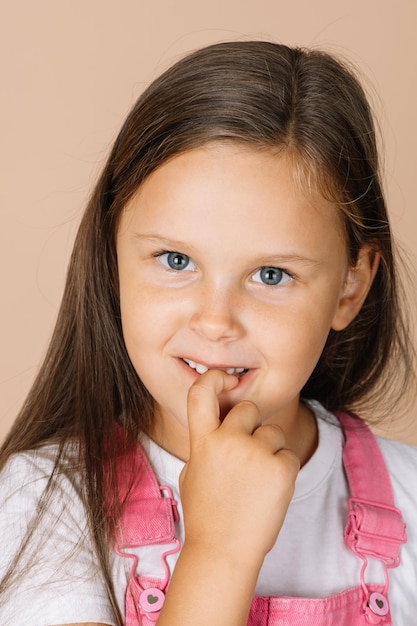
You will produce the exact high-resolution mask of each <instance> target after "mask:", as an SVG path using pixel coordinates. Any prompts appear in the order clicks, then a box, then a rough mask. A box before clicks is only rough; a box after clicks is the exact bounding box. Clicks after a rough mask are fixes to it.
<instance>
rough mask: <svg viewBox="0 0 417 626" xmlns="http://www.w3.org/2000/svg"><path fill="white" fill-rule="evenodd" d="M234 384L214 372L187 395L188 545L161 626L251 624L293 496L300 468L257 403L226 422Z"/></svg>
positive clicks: (184, 488)
mask: <svg viewBox="0 0 417 626" xmlns="http://www.w3.org/2000/svg"><path fill="white" fill-rule="evenodd" d="M236 384H237V380H236V378H235V377H233V376H229V375H227V374H225V373H224V372H221V371H216V370H212V371H209V372H207V373H206V374H204V375H203V376H201V377H200V378H199V379H198V380H197V381H196V383H195V384H194V385H193V386H192V388H191V390H190V393H189V402H188V415H189V430H190V459H189V461H188V463H187V464H186V466H185V468H184V470H183V472H182V475H181V480H180V489H181V500H182V503H183V508H184V523H185V542H184V546H183V549H182V551H181V554H180V556H179V559H178V562H177V565H176V567H175V570H174V573H173V576H172V580H171V584H170V588H169V592H168V594H167V597H166V601H165V605H164V607H163V609H162V612H161V615H160V618H159V620H158V626H195V624H198V625H199V626H212V625H213V624H216V623H220V622H219V620H220V621H221V624H222V625H223V626H243V625H246V622H247V616H248V612H249V609H250V604H251V600H252V596H253V593H254V589H255V585H256V581H257V578H258V574H259V570H260V568H261V565H262V562H263V559H264V557H265V554H266V553H267V552H268V551H269V550H270V549H271V548H272V546H273V545H274V543H275V541H276V538H277V535H278V533H279V530H280V528H281V526H282V523H283V521H284V518H285V514H286V511H287V508H288V505H289V503H290V500H291V497H292V495H293V491H294V484H295V478H296V476H297V473H298V470H299V461H298V459H297V457H296V456H295V454H294V453H292V452H290V451H289V450H286V449H285V441H284V435H283V432H282V430H281V429H280V428H279V427H277V426H274V425H265V426H261V419H260V415H259V412H258V410H257V408H256V406H255V405H254V404H252V403H251V402H242V403H240V404H238V405H236V406H235V407H234V408H233V409H232V410H231V411H230V413H229V414H228V415H227V417H226V418H225V420H224V421H223V423H220V421H219V417H218V416H219V403H218V395H219V394H220V393H221V392H222V391H226V390H230V389H232V388H233V387H234V386H235V385H236ZM277 486H278V487H277Z"/></svg>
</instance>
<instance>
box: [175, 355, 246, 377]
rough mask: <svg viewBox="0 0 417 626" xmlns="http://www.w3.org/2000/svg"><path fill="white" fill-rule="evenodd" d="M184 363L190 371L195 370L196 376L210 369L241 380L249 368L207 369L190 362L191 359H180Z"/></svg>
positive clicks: (200, 364) (201, 364)
mask: <svg viewBox="0 0 417 626" xmlns="http://www.w3.org/2000/svg"><path fill="white" fill-rule="evenodd" d="M182 361H184V363H186V364H187V365H188V367H190V368H191V369H193V370H195V371H196V372H197V374H205V373H206V372H208V371H209V370H211V369H213V370H214V369H216V370H222V371H223V372H226V374H231V375H233V376H237V377H238V378H242V376H244V375H245V374H246V373H247V372H248V371H249V368H246V367H218V366H216V367H209V366H207V365H204V364H203V363H197V362H196V361H192V360H191V359H184V358H183V359H182Z"/></svg>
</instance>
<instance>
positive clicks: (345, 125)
mask: <svg viewBox="0 0 417 626" xmlns="http://www.w3.org/2000/svg"><path fill="white" fill-rule="evenodd" d="M219 140H220V141H234V142H240V143H242V144H245V145H246V146H252V147H254V148H258V149H271V150H283V151H288V153H289V154H291V156H292V158H293V161H294V167H295V168H296V169H297V170H298V172H299V174H300V182H301V184H304V185H314V186H315V187H316V188H318V189H319V190H320V192H321V193H322V194H323V195H324V196H326V197H327V198H330V199H332V200H333V201H334V202H335V205H337V207H339V210H340V215H341V217H342V221H343V224H344V229H345V233H346V243H347V249H348V254H349V259H350V262H351V264H352V266H354V265H355V263H356V259H357V255H358V251H359V249H360V248H361V246H363V245H368V246H370V247H371V248H372V249H374V250H376V251H378V252H379V253H380V255H381V263H380V265H379V268H378V272H377V275H376V278H375V281H374V283H373V285H372V288H371V290H370V293H369V295H368V297H367V300H366V302H365V305H364V306H363V308H362V310H361V311H360V313H359V314H358V316H357V317H356V319H355V320H354V321H353V322H352V323H351V324H350V326H349V327H348V328H347V329H346V330H344V331H341V332H334V331H331V332H330V335H329V337H328V341H327V343H326V346H325V348H324V351H323V354H322V356H321V358H320V360H319V362H318V364H317V367H316V369H315V370H314V372H313V374H312V376H311V377H310V379H309V381H308V382H307V384H306V386H305V388H304V389H303V391H302V395H303V396H304V397H306V398H315V399H317V400H319V401H321V402H322V403H323V404H324V405H325V406H326V407H328V408H329V409H356V408H357V407H358V406H359V405H361V404H363V403H364V401H365V400H368V401H370V400H372V399H375V397H376V396H377V395H378V394H379V393H380V391H381V389H384V402H387V399H388V396H387V390H390V391H391V393H392V394H394V392H395V390H394V389H393V388H392V385H391V381H392V379H393V376H392V365H393V363H395V372H396V377H395V380H399V379H400V380H401V382H402V383H403V387H404V388H405V387H406V384H407V380H408V378H407V373H408V372H410V371H411V369H412V368H411V362H412V359H411V355H410V351H409V350H408V348H407V329H406V325H405V323H404V318H403V312H402V304H401V302H400V297H399V293H398V284H397V268H396V265H395V261H394V255H393V250H392V238H391V233H390V228H389V222H388V217H387V212H386V206H385V201H384V196H383V192H382V188H381V181H380V173H379V163H378V156H377V147H376V136H375V128H374V123H373V120H372V115H371V111H370V108H369V105H368V102H367V98H366V97H365V94H364V91H363V89H362V87H361V85H360V83H359V82H358V80H357V78H356V77H355V76H354V74H353V73H352V71H350V69H349V68H348V67H347V66H346V65H345V64H343V63H341V62H339V61H337V60H335V59H334V58H333V57H332V56H330V55H328V54H326V53H323V52H319V51H315V50H311V51H309V50H304V49H300V48H290V47H287V46H284V45H278V44H273V43H269V42H262V41H252V42H249V41H246V42H236V43H222V44H216V45H212V46H209V47H207V48H204V49H202V50H199V51H197V52H195V53H193V54H191V55H189V56H187V57H186V58H185V59H183V60H181V61H179V62H178V63H176V64H175V65H174V66H173V67H172V68H170V69H169V70H167V71H166V72H165V73H164V74H163V75H162V76H161V77H160V78H158V79H157V80H155V81H154V82H153V83H152V84H151V85H150V86H149V88H148V89H147V90H146V91H145V92H144V93H143V95H142V96H141V97H140V98H139V100H138V102H137V103H136V104H135V106H134V108H133V110H132V111H131V113H130V114H129V116H128V118H127V120H126V122H125V123H124V125H123V127H122V129H121V132H120V134H119V136H118V138H117V140H116V142H115V144H114V147H113V149H112V151H111V154H110V156H109V158H108V161H107V163H106V165H105V167H104V170H103V172H102V175H101V177H100V179H99V181H98V183H97V185H96V188H95V190H94V192H93V194H92V197H91V199H90V201H89V204H88V206H87V209H86V212H85V214H84V217H83V220H82V222H81V225H80V229H79V232H78V236H77V239H76V242H75V245H74V251H73V254H72V258H71V261H70V265H69V269H68V276H67V282H66V288H65V293H64V296H63V301H62V306H61V309H60V312H59V316H58V320H57V323H56V328H55V332H54V334H53V337H52V340H51V343H50V347H49V350H48V353H47V355H46V358H45V361H44V363H43V365H42V367H41V369H40V372H39V375H38V377H37V378H36V381H35V383H34V385H33V387H32V390H31V392H30V393H29V396H28V398H27V400H26V402H25V404H24V406H23V408H22V411H21V413H20V415H19V417H18V419H17V420H16V422H15V424H14V426H13V428H12V430H11V431H10V433H9V435H8V437H7V439H6V441H5V443H4V445H3V448H2V456H1V464H2V465H4V463H5V462H6V460H7V459H8V458H9V457H10V455H11V454H14V453H16V452H19V451H22V450H28V449H33V448H36V447H39V446H41V445H42V444H44V443H45V442H57V444H58V445H59V449H60V450H61V451H63V450H64V449H65V446H66V444H67V442H68V441H70V440H75V441H78V442H79V467H80V468H82V475H83V477H84V479H83V480H84V482H83V484H84V497H85V502H86V510H87V512H88V515H89V522H90V527H91V533H92V536H93V538H94V541H95V544H96V547H97V552H98V555H99V556H100V563H101V566H102V570H103V575H104V578H105V580H106V581H107V586H108V593H109V597H110V598H111V600H112V604H113V607H114V610H115V613H116V614H117V607H116V603H115V600H114V593H113V588H112V582H111V576H110V572H109V567H108V559H107V553H108V541H107V530H108V524H107V521H106V519H105V513H104V510H103V468H104V467H107V468H110V470H109V472H110V476H114V471H112V469H111V468H114V459H115V457H116V454H117V450H116V449H115V447H114V445H113V444H112V441H113V437H112V435H113V433H114V428H115V423H116V422H119V423H121V424H122V425H123V426H124V429H125V432H126V433H127V436H128V439H129V440H130V441H135V440H136V439H137V436H138V433H139V432H140V431H145V432H146V431H147V430H148V429H149V426H150V423H151V420H152V398H151V397H150V396H149V394H148V392H147V390H146V389H145V388H144V386H143V384H142V383H141V381H140V380H139V378H138V376H137V374H136V372H135V370H134V368H133V366H132V364H131V362H130V360H129V358H128V355H127V352H126V349H125V346H124V343H123V338H122V330H121V321H120V310H119V296H118V278H117V261H116V254H115V232H116V228H117V222H118V217H119V215H120V212H121V210H122V209H123V207H124V206H125V205H126V203H127V201H128V200H129V199H130V198H131V197H132V195H133V194H134V193H135V192H136V191H137V189H138V187H139V185H140V184H141V183H142V182H143V181H144V179H145V178H146V177H147V176H148V175H149V174H150V173H151V172H152V171H153V170H155V168H157V167H158V166H159V165H161V164H162V163H163V162H164V161H166V160H167V159H169V158H171V157H173V156H174V155H177V154H179V153H181V152H184V151H186V150H190V149H192V148H195V147H199V146H202V145H204V144H207V143H208V142H212V141H219ZM400 377H401V378H400ZM388 383H389V384H388ZM397 392H398V393H400V394H401V393H402V392H403V388H402V387H401V388H400V389H397ZM392 397H393V398H394V400H396V399H397V397H398V395H393V396H392ZM58 470H59V455H58V460H57V465H56V471H57V472H58ZM51 484H52V485H53V482H52V483H51ZM112 489H114V490H115V489H116V485H115V484H114V481H113V485H112ZM50 491H51V492H52V491H53V486H52V487H51V489H50ZM45 505H46V500H45ZM115 515H116V513H114V516H113V518H114V519H115ZM0 589H1V587H0ZM118 619H119V620H121V618H120V615H119V616H118ZM120 623H121V621H120Z"/></svg>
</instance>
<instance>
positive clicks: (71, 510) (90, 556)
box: [0, 403, 417, 626]
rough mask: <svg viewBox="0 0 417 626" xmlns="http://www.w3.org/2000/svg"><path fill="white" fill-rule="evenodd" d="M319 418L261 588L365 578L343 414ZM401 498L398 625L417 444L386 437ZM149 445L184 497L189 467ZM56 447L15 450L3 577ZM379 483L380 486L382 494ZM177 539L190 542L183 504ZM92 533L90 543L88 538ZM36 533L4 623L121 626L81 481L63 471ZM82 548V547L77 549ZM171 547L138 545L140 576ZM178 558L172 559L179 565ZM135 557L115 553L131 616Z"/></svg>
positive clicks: (411, 565) (0, 553)
mask: <svg viewBox="0 0 417 626" xmlns="http://www.w3.org/2000/svg"><path fill="white" fill-rule="evenodd" d="M312 408H313V409H314V411H315V413H316V415H317V417H319V418H320V417H322V418H324V419H318V426H319V445H318V448H317V450H316V452H315V453H314V455H313V457H312V458H311V459H310V461H309V462H308V463H307V464H306V465H305V466H304V467H303V468H302V469H301V471H300V473H299V475H298V477H297V482H296V488H295V494H294V497H293V500H292V502H291V504H290V507H289V510H288V514H287V517H286V519H285V522H284V525H283V527H282V529H281V532H280V535H279V537H278V541H277V543H276V545H275V547H274V548H273V550H272V551H271V552H270V553H269V554H268V555H267V556H266V558H265V561H264V564H263V566H262V570H261V572H260V575H259V579H258V583H257V587H256V594H257V595H262V596H269V595H274V596H282V595H288V596H299V597H301V596H304V597H322V596H327V595H330V594H332V593H336V592H338V591H341V590H343V589H347V588H349V587H354V586H357V585H358V584H359V582H360V568H361V565H362V562H361V561H360V559H358V557H356V556H355V555H354V554H353V553H351V552H350V551H349V550H348V549H347V548H346V547H345V545H344V542H343V529H344V526H345V523H346V515H347V499H348V497H349V493H348V487H347V483H346V477H345V474H344V471H343V465H342V457H341V453H342V445H343V436H342V432H341V430H340V428H339V427H338V425H337V422H336V420H335V418H333V417H332V416H331V415H330V414H328V413H327V412H325V411H324V410H323V408H322V407H321V406H320V405H319V404H317V403H312ZM378 442H379V445H380V449H381V451H382V454H383V456H384V459H385V462H386V464H387V467H388V471H389V474H390V477H391V482H392V486H393V490H394V494H395V501H396V506H397V507H398V508H399V509H400V510H401V512H402V515H403V518H404V521H405V522H406V524H407V535H408V541H407V543H406V544H405V546H403V548H402V551H401V564H400V566H399V567H398V568H396V569H392V570H390V574H389V578H390V589H389V599H390V605H391V614H392V617H393V624H394V626H415V624H416V623H417V448H414V447H411V446H407V445H405V444H402V443H398V442H394V441H389V440H385V439H381V438H378ZM142 444H143V445H144V447H145V450H146V452H147V454H148V456H149V459H150V462H151V465H152V467H153V469H154V471H155V474H156V476H157V479H158V481H159V482H160V484H165V485H168V486H170V487H171V489H172V491H173V493H174V497H175V498H176V499H177V501H178V502H179V493H178V476H179V473H180V472H181V469H182V467H183V463H182V462H181V461H179V460H178V459H177V458H175V457H173V456H171V455H170V454H168V453H167V452H166V451H164V450H162V449H161V448H159V447H158V446H157V445H156V444H155V443H153V442H151V441H150V440H148V439H144V440H143V442H142ZM55 451H56V449H55V448H54V447H53V446H47V447H45V448H43V449H42V450H41V451H37V452H35V453H26V454H20V455H18V456H16V457H15V458H14V459H13V460H11V461H10V463H9V464H8V466H7V467H6V469H5V470H4V473H3V474H2V476H1V480H0V503H1V504H0V577H1V576H2V575H3V573H4V571H5V568H6V567H7V564H8V562H9V560H10V558H11V557H12V556H13V555H14V553H15V551H16V549H17V546H18V545H19V543H20V541H21V538H22V536H23V535H24V532H25V530H26V524H27V520H29V519H30V518H31V517H32V515H33V512H34V508H35V506H36V503H37V500H38V498H39V495H40V493H41V492H42V491H43V489H44V487H45V485H46V482H47V480H48V477H49V475H50V472H51V468H52V466H53V462H54V455H55ZM377 490H378V485H375V494H376V499H377ZM176 530H177V537H178V539H179V540H180V541H182V540H183V536H184V529H183V525H182V509H181V504H180V502H179V521H178V523H177V529H176ZM81 537H83V541H82V542H81V545H80V546H78V544H79V543H80V538H81ZM35 539H36V540H37V541H38V540H39V546H37V549H36V552H35V564H34V566H33V568H32V569H31V570H30V574H29V576H26V577H23V578H21V579H19V580H18V582H17V583H16V585H13V588H12V591H11V593H10V597H9V598H7V597H6V598H2V599H1V600H0V624H2V625H3V624H5V625H6V624H7V625H8V624H10V625H11V624H13V626H51V625H52V624H54V625H55V624H65V623H77V622H81V623H82V622H98V623H104V624H111V625H114V624H115V621H114V618H113V617H112V612H111V609H110V607H109V605H108V600H107V597H106V593H105V589H104V584H103V582H102V578H101V574H100V572H99V569H98V566H97V562H96V557H95V555H94V553H93V550H92V548H91V546H90V544H89V541H88V538H86V521H85V516H84V511H83V507H82V505H81V500H80V497H79V489H78V485H77V477H76V476H75V477H74V476H61V477H60V479H59V489H58V490H57V491H56V492H55V495H54V500H53V502H51V503H50V506H49V507H48V508H47V513H46V515H45V517H44V519H43V521H42V525H41V527H40V529H39V530H38V531H37V533H36V537H35ZM77 546H78V547H77ZM165 549H166V548H164V547H162V548H161V546H150V547H147V548H141V549H140V550H138V555H139V559H140V574H141V575H143V576H149V575H154V576H157V577H159V576H161V577H162V567H161V561H160V557H161V554H162V552H163V551H164V550H165ZM176 558H177V556H175V555H174V556H170V557H168V563H169V565H170V568H171V570H172V568H173V567H174V565H175V559H176ZM130 564H131V562H130V561H129V560H128V559H123V558H121V557H119V556H117V555H116V554H114V553H113V551H112V575H113V579H114V581H115V588H116V594H117V599H118V602H119V605H120V607H121V610H122V613H123V602H124V592H125V589H126V581H127V570H128V568H130ZM366 579H367V580H369V581H370V582H376V583H379V582H383V577H382V567H381V565H380V563H378V562H371V563H370V564H369V566H368V569H367V574H366Z"/></svg>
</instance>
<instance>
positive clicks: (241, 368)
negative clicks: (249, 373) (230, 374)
mask: <svg viewBox="0 0 417 626" xmlns="http://www.w3.org/2000/svg"><path fill="white" fill-rule="evenodd" d="M244 371H245V368H244V367H237V368H236V374H242V373H243V372H244Z"/></svg>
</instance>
